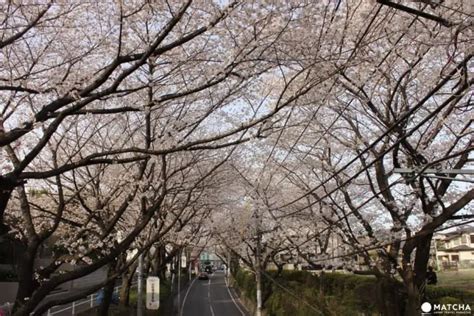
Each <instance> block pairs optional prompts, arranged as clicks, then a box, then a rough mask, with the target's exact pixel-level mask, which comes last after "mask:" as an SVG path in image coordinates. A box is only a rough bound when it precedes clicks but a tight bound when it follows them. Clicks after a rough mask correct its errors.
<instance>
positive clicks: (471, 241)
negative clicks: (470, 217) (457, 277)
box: [431, 227, 474, 269]
mask: <svg viewBox="0 0 474 316" xmlns="http://www.w3.org/2000/svg"><path fill="white" fill-rule="evenodd" d="M433 240H434V243H433V247H432V248H434V249H432V250H434V251H432V252H431V253H432V256H433V257H432V259H433V261H434V262H435V264H436V265H437V266H438V267H439V268H440V269H451V268H474V227H466V228H463V229H461V230H457V231H454V232H449V233H438V234H436V235H435V236H434V237H433Z"/></svg>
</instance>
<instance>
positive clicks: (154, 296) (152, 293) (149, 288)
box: [146, 277, 160, 310]
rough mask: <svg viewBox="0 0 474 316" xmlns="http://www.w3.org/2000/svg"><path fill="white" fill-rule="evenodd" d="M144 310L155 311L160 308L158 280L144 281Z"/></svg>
mask: <svg viewBox="0 0 474 316" xmlns="http://www.w3.org/2000/svg"><path fill="white" fill-rule="evenodd" d="M146 308H147V309H153V310H156V309H158V308H160V278H159V277H148V278H147V279H146Z"/></svg>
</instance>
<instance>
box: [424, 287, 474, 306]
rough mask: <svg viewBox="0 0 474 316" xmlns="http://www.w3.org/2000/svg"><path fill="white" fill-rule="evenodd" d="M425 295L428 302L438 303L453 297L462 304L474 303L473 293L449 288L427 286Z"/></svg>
mask: <svg viewBox="0 0 474 316" xmlns="http://www.w3.org/2000/svg"><path fill="white" fill-rule="evenodd" d="M425 295H426V298H427V300H428V301H430V302H434V303H438V302H439V301H440V300H441V299H442V298H445V297H453V298H456V299H458V300H460V302H462V303H469V304H472V303H474V293H473V292H469V291H464V290H460V289H456V288H451V287H439V286H436V285H434V286H427V287H426V291H425Z"/></svg>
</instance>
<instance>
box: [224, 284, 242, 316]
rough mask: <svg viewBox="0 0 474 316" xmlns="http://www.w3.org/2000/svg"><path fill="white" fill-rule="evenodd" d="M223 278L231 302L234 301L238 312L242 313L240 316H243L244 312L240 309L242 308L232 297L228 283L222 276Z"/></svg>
mask: <svg viewBox="0 0 474 316" xmlns="http://www.w3.org/2000/svg"><path fill="white" fill-rule="evenodd" d="M224 280H225V287H226V288H227V292H229V296H230V298H231V299H232V302H234V305H235V307H237V309H238V310H239V312H240V313H241V314H242V316H245V313H244V312H243V311H242V309H240V306H239V304H237V302H236V301H235V299H234V296H233V295H232V293H231V292H230V289H229V284H228V283H227V278H224Z"/></svg>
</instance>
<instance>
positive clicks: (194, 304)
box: [180, 272, 248, 316]
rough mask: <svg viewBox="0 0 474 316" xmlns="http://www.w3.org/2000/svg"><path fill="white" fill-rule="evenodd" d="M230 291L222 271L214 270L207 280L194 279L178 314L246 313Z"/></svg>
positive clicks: (225, 315) (218, 315)
mask: <svg viewBox="0 0 474 316" xmlns="http://www.w3.org/2000/svg"><path fill="white" fill-rule="evenodd" d="M231 293H232V291H231V289H229V288H228V287H227V286H226V280H225V276H224V273H223V272H215V273H214V274H212V275H210V276H209V280H198V279H195V280H194V281H193V282H192V284H191V286H190V287H189V289H188V290H187V292H186V294H185V296H184V298H183V301H182V304H181V313H180V316H246V315H248V313H247V312H246V310H245V308H244V307H243V306H242V305H241V304H240V303H239V301H238V300H237V298H236V297H235V294H233V293H232V294H231Z"/></svg>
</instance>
